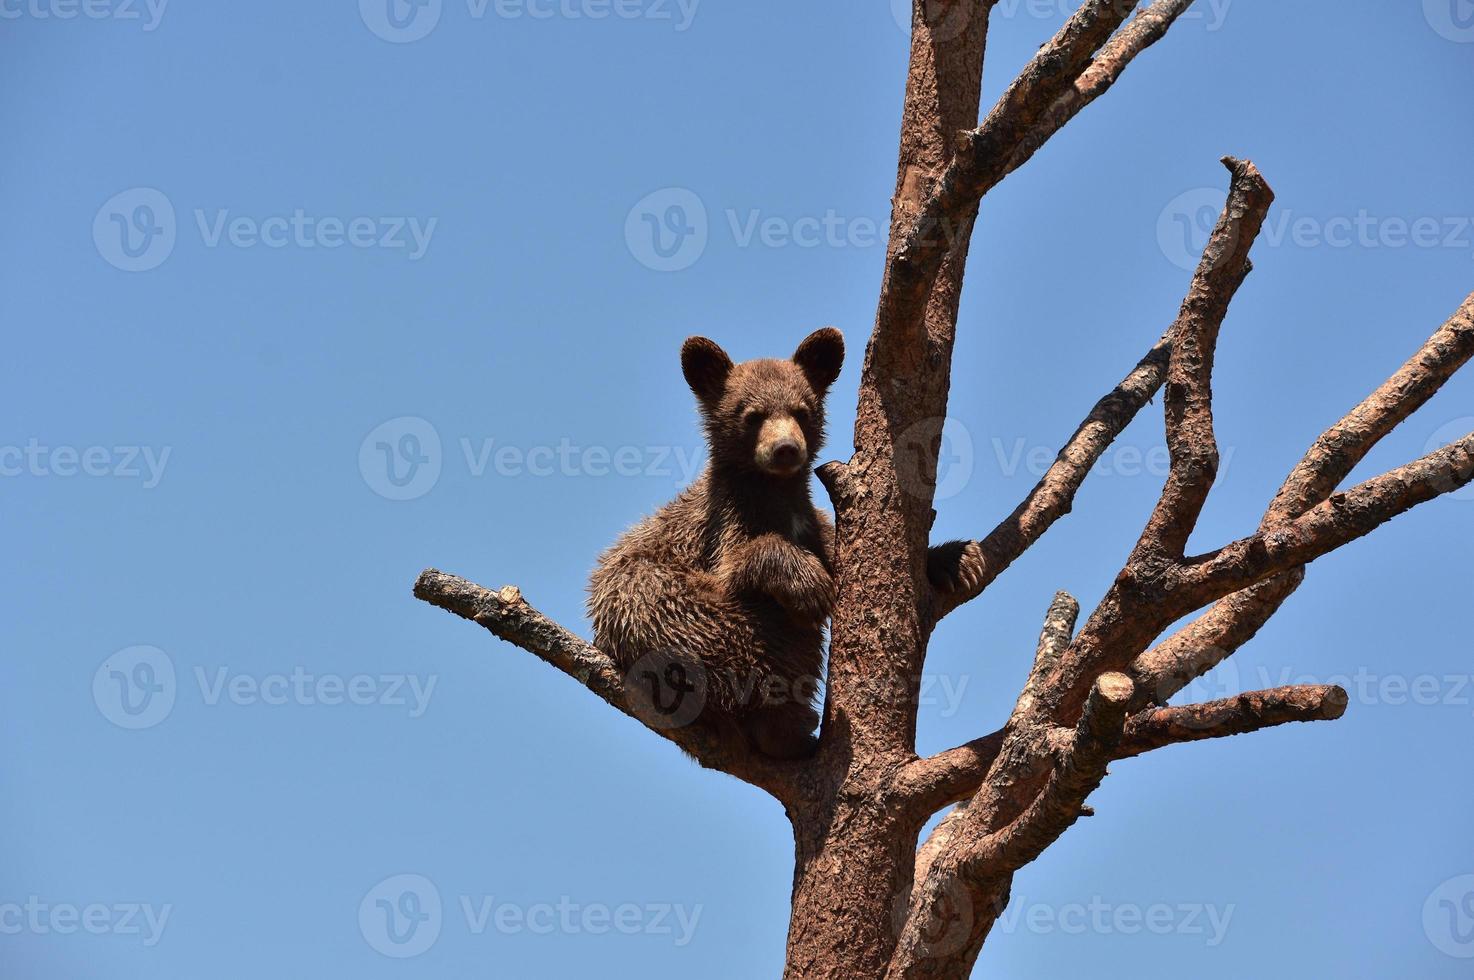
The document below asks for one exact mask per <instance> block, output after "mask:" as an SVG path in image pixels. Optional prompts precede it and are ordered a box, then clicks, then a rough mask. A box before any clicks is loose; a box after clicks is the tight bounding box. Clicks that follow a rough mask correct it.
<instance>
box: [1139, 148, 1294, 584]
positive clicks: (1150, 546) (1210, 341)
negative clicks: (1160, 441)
mask: <svg viewBox="0 0 1474 980" xmlns="http://www.w3.org/2000/svg"><path fill="white" fill-rule="evenodd" d="M1223 164H1224V166H1226V167H1227V168H1228V170H1229V172H1230V173H1231V174H1232V175H1233V180H1232V183H1231V186H1230V188H1229V194H1228V203H1227V205H1226V206H1225V207H1224V210H1223V214H1222V215H1221V216H1220V217H1219V219H1218V225H1217V227H1215V228H1214V229H1213V234H1212V235H1211V236H1210V237H1209V239H1208V246H1207V248H1206V249H1204V251H1203V258H1202V261H1201V262H1200V263H1199V264H1198V269H1197V272H1196V273H1195V274H1194V275H1193V282H1192V287H1191V288H1190V289H1189V290H1188V294H1187V298H1186V299H1184V300H1183V302H1182V311H1181V312H1180V313H1179V314H1178V316H1177V322H1176V323H1174V324H1173V325H1172V330H1171V331H1170V336H1171V338H1172V341H1171V344H1172V355H1171V360H1170V362H1169V363H1168V367H1167V394H1166V399H1165V401H1166V404H1165V414H1166V417H1167V449H1168V451H1169V452H1170V453H1171V458H1172V465H1171V470H1170V472H1169V473H1168V476H1167V485H1166V486H1165V487H1164V488H1163V489H1162V496H1161V499H1160V500H1159V501H1158V502H1157V506H1156V510H1155V511H1154V512H1153V513H1152V516H1151V519H1150V520H1148V521H1147V525H1146V528H1145V530H1144V531H1143V532H1142V536H1141V541H1140V542H1139V543H1138V545H1137V549H1136V553H1135V555H1134V556H1133V558H1134V560H1141V559H1143V558H1148V557H1154V556H1161V557H1166V558H1171V559H1181V558H1182V556H1183V553H1184V551H1185V549H1186V547H1187V539H1188V537H1189V536H1190V535H1191V534H1192V531H1193V528H1195V527H1196V526H1197V522H1198V516H1199V515H1200V514H1201V513H1202V510H1203V504H1204V503H1206V502H1207V499H1208V493H1209V492H1210V491H1211V490H1212V489H1213V481H1214V479H1215V478H1216V477H1217V475H1218V442H1217V439H1216V437H1215V435H1214V431H1213V359H1214V353H1215V351H1216V349H1217V346H1218V334H1219V331H1220V329H1221V328H1222V326H1223V319H1224V317H1225V316H1227V315H1228V306H1229V303H1231V302H1232V301H1233V297H1234V294H1235V293H1236V292H1238V288H1239V286H1240V285H1241V284H1242V283H1243V281H1244V277H1245V276H1247V275H1248V274H1249V269H1250V265H1249V249H1250V248H1251V247H1252V246H1253V244H1254V239H1255V238H1257V237H1258V235H1259V229H1260V227H1261V226H1262V225H1263V224H1264V218H1265V216H1266V215H1267V214H1268V213H1269V205H1270V204H1271V203H1273V201H1274V192H1273V191H1271V190H1270V189H1269V184H1267V183H1266V182H1265V180H1264V177H1263V175H1261V174H1260V173H1259V170H1258V168H1256V167H1255V166H1254V165H1253V164H1252V163H1249V162H1247V161H1240V160H1235V159H1233V158H1232V157H1224V158H1223Z"/></svg>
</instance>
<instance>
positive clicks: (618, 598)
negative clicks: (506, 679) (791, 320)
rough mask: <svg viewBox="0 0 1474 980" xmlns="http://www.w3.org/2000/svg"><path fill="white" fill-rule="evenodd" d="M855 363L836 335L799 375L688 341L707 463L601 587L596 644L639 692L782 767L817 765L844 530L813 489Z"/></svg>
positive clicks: (686, 355) (791, 367) (636, 537)
mask: <svg viewBox="0 0 1474 980" xmlns="http://www.w3.org/2000/svg"><path fill="white" fill-rule="evenodd" d="M843 362H844V338H843V337H842V336H841V334H840V332H839V331H838V330H836V329H834V328H832V327H826V328H824V329H822V330H818V331H815V332H814V333H812V334H810V335H809V336H808V337H807V338H805V339H804V341H803V343H801V344H799V346H798V349H797V350H796V351H795V352H794V354H793V357H792V358H791V359H789V360H779V359H761V360H753V361H745V362H743V363H741V364H733V363H732V359H731V358H730V357H728V356H727V353H726V352H725V351H724V350H722V348H721V347H719V346H718V345H717V344H716V343H714V342H713V341H710V340H707V339H706V338H705V337H692V338H690V339H689V340H687V341H686V343H685V344H684V345H683V346H682V348H681V368H682V371H683V373H684V374H685V377H686V383H687V384H689V385H690V386H691V390H692V392H694V393H695V395H696V400H697V404H698V407H699V409H700V412H701V419H702V423H703V427H704V428H705V430H706V439H707V444H708V448H709V450H710V458H709V461H708V464H707V466H706V469H705V470H704V471H703V472H702V474H701V475H700V477H698V478H697V479H696V481H695V482H693V483H692V484H691V486H689V487H688V488H687V489H686V490H684V491H683V492H682V493H681V494H680V495H679V496H677V497H676V498H675V499H674V500H672V501H671V502H670V503H668V504H666V505H665V506H664V507H662V508H661V509H660V510H659V511H657V512H656V513H655V514H654V515H653V516H651V517H648V518H646V519H645V520H643V521H641V522H640V523H639V524H637V525H635V526H634V527H633V528H631V529H630V530H629V531H628V532H626V533H625V534H624V536H623V537H621V538H620V539H619V540H618V541H617V542H616V543H615V545H614V546H613V547H612V548H610V549H609V550H608V551H606V552H605V553H604V554H603V555H602V556H601V557H600V559H599V563H598V567H597V569H596V570H595V571H594V573H593V577H592V580H591V582H590V586H589V602H588V608H589V614H590V617H591V618H592V619H593V623H594V644H595V646H597V647H598V648H599V649H601V650H603V651H604V652H606V653H608V654H609V655H610V656H612V657H613V658H614V659H615V660H616V661H617V662H618V663H619V664H620V666H621V667H622V668H624V669H625V670H626V671H632V673H631V676H630V683H631V684H632V685H638V684H641V683H647V682H648V683H652V684H665V683H669V684H671V685H672V686H673V687H674V690H673V691H670V692H666V693H667V694H671V695H673V696H676V697H680V696H684V695H685V694H687V693H690V692H697V691H699V695H698V696H697V698H696V700H697V701H699V702H700V703H699V705H698V706H697V709H699V710H700V712H701V714H702V716H703V717H704V718H705V719H706V720H709V721H711V720H717V721H722V720H730V721H732V722H735V723H736V725H737V726H739V727H740V729H741V730H742V731H743V732H744V733H745V735H746V737H747V738H748V740H749V741H750V742H751V743H752V744H753V746H754V747H755V748H757V750H758V751H760V752H762V753H764V754H766V755H769V756H773V757H777V758H794V757H799V756H802V755H805V754H807V753H808V752H809V751H811V750H812V747H813V745H814V741H815V739H814V734H813V732H814V729H815V728H816V727H817V726H818V722H819V716H818V712H817V711H816V710H815V708H814V700H815V697H816V695H817V690H818V685H819V676H820V675H819V671H820V669H821V666H822V661H823V647H824V627H825V624H826V622H827V621H828V619H829V614H830V610H831V608H832V607H833V604H834V528H833V525H832V524H831V523H830V520H829V518H828V516H827V515H825V514H824V513H822V512H821V511H819V510H817V509H816V508H815V507H814V505H813V502H812V500H811V499H810V496H809V474H810V472H811V471H812V467H813V463H814V458H815V454H816V453H817V452H818V451H819V448H820V446H821V445H822V444H823V441H824V398H825V395H826V394H827V393H828V391H829V387H830V385H832V384H833V383H834V380H835V378H837V377H838V376H839V371H840V367H841V366H842V364H843ZM637 664H638V665H642V668H643V669H640V670H632V668H635V667H636V665H637ZM650 693H651V695H652V696H653V698H654V700H655V701H656V702H657V704H659V702H660V701H661V694H660V692H650ZM679 720H680V721H690V720H692V719H690V718H684V719H679Z"/></svg>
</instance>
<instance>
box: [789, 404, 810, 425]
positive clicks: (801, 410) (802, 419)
mask: <svg viewBox="0 0 1474 980" xmlns="http://www.w3.org/2000/svg"><path fill="white" fill-rule="evenodd" d="M789 414H791V415H792V416H793V420H794V421H795V422H797V423H798V424H799V425H807V424H808V421H809V410H808V409H807V408H805V407H804V406H802V405H800V406H799V407H798V408H795V409H794V410H793V411H792V412H790V413H789Z"/></svg>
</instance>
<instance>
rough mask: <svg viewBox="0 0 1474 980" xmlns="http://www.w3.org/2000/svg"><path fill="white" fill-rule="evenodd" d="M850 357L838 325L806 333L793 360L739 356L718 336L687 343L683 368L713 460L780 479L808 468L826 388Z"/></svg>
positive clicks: (725, 467)
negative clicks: (725, 347) (729, 352)
mask: <svg viewBox="0 0 1474 980" xmlns="http://www.w3.org/2000/svg"><path fill="white" fill-rule="evenodd" d="M843 364H844V337H843V336H842V335H841V334H840V332H839V331H838V330H836V329H834V328H833V327H824V328H823V329H821V330H815V331H814V332H813V333H811V334H809V335H808V336H807V337H805V338H804V342H803V343H801V344H799V345H798V350H796V351H794V352H793V357H792V359H790V360H787V361H783V360H777V359H773V358H764V359H761V360H755V361H743V362H742V363H741V364H733V363H732V359H731V358H730V357H728V356H727V352H726V351H724V350H722V349H721V347H719V346H718V345H717V344H716V342H715V341H711V340H707V339H706V338H705V337H692V338H690V339H689V340H687V341H686V343H685V344H683V345H682V346H681V370H682V372H684V374H685V375H686V383H687V384H688V385H690V386H691V390H692V391H693V392H695V393H696V400H697V402H698V403H699V404H700V406H701V419H702V422H703V424H704V425H705V427H706V437H707V441H708V442H709V443H710V445H711V458H712V464H713V465H714V466H715V467H716V468H717V469H718V470H722V471H726V472H736V473H758V474H761V475H763V476H768V477H774V478H778V479H791V478H793V477H798V476H800V475H804V476H806V475H807V474H808V471H809V467H810V466H812V465H813V461H814V456H815V454H817V453H818V452H819V448H820V446H822V445H823V443H824V396H825V395H826V394H828V392H829V386H830V385H832V384H833V383H834V379H835V378H837V377H839V369H840V367H841V366H842V365H843Z"/></svg>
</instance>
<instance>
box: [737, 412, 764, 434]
mask: <svg viewBox="0 0 1474 980" xmlns="http://www.w3.org/2000/svg"><path fill="white" fill-rule="evenodd" d="M742 424H743V425H746V426H747V427H748V428H749V429H755V428H757V427H758V426H760V425H762V424H763V413H762V412H759V411H758V410H757V409H755V408H749V409H748V410H747V411H746V412H744V413H743V415H742Z"/></svg>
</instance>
